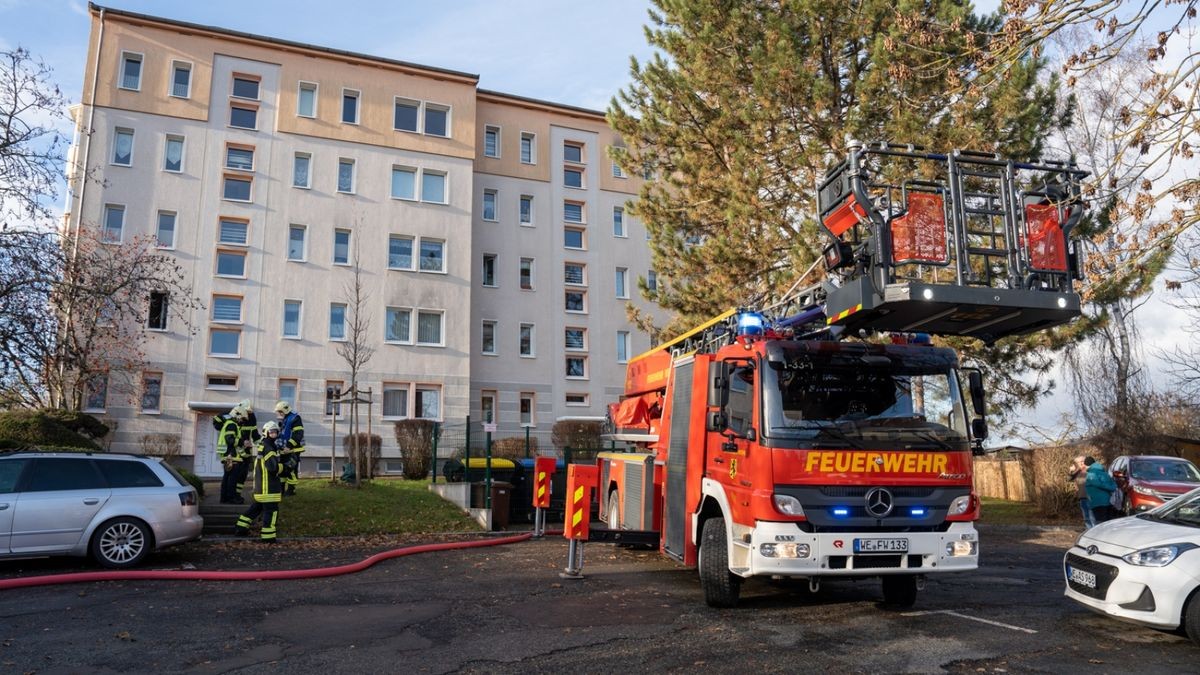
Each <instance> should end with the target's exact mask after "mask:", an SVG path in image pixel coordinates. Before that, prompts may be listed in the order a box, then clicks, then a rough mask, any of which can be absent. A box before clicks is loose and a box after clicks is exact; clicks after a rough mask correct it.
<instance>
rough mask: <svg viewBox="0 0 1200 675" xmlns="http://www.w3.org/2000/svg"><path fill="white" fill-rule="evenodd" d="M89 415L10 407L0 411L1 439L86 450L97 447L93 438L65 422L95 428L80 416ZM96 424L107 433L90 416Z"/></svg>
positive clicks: (25, 443) (26, 445)
mask: <svg viewBox="0 0 1200 675" xmlns="http://www.w3.org/2000/svg"><path fill="white" fill-rule="evenodd" d="M85 417H90V416H88V415H83V414H82V413H74V414H73V416H64V415H62V414H60V413H59V411H53V412H47V411H42V410H10V411H6V412H0V442H4V443H6V444H8V445H10V446H11V444H14V443H15V444H19V445H18V447H29V446H36V447H39V448H44V447H47V446H58V447H61V448H84V449H87V450H100V446H99V445H97V444H96V443H95V442H94V441H93V440H92V439H90V438H88V437H86V436H84V435H83V434H81V433H79V432H78V431H74V430H72V429H71V428H70V427H69V426H67V423H64V421H63V420H67V422H68V423H69V424H71V426H75V427H77V428H80V429H84V428H96V427H95V426H94V425H92V424H91V423H88V422H86V421H84V420H83V419H82V418H85ZM91 419H92V420H93V421H94V422H95V424H97V425H99V426H100V427H103V428H104V430H105V431H106V432H107V430H108V427H106V426H104V424H102V423H101V422H100V421H99V420H96V419H95V418H91Z"/></svg>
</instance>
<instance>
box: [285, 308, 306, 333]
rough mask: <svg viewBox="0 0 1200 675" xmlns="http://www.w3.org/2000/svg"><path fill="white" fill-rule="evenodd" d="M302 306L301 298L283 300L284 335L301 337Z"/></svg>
mask: <svg viewBox="0 0 1200 675" xmlns="http://www.w3.org/2000/svg"><path fill="white" fill-rule="evenodd" d="M302 307H303V305H302V304H301V301H300V300H284V301H283V337H285V338H299V337H300V310H301V308H302Z"/></svg>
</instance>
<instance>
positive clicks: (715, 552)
mask: <svg viewBox="0 0 1200 675" xmlns="http://www.w3.org/2000/svg"><path fill="white" fill-rule="evenodd" d="M699 563H700V564H699V565H698V567H699V568H700V588H701V589H703V590H704V602H706V603H708V606H709V607H736V606H737V603H738V596H740V595H741V592H742V578H741V577H739V576H738V575H736V574H734V573H733V572H730V571H729V543H728V542H727V541H726V539H725V519H724V518H723V517H720V516H717V517H715V518H709V519H708V520H706V521H704V530H703V531H702V533H701V535H700V561H699Z"/></svg>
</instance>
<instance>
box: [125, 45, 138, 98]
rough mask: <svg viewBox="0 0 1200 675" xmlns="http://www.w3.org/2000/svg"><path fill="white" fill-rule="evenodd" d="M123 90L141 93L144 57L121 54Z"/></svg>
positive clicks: (126, 53)
mask: <svg viewBox="0 0 1200 675" xmlns="http://www.w3.org/2000/svg"><path fill="white" fill-rule="evenodd" d="M121 88H122V89H132V90H133V91H139V90H140V89H141V88H142V55H141V54H131V53H130V52H122V53H121Z"/></svg>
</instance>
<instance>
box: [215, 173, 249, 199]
mask: <svg viewBox="0 0 1200 675" xmlns="http://www.w3.org/2000/svg"><path fill="white" fill-rule="evenodd" d="M253 184H254V180H253V179H252V178H250V177H248V176H225V184H224V187H223V188H222V191H221V195H222V197H223V198H224V199H225V200H226V201H231V202H248V201H250V188H251V186H252V185H253Z"/></svg>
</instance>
